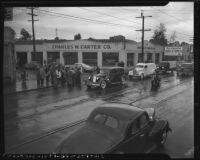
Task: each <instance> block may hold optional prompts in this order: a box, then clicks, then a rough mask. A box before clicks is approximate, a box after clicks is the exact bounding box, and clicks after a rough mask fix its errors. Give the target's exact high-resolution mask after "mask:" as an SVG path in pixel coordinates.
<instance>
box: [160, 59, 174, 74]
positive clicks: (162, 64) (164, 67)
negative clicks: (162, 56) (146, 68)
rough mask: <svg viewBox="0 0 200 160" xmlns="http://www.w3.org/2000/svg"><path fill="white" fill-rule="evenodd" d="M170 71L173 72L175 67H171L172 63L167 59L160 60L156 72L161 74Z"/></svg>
mask: <svg viewBox="0 0 200 160" xmlns="http://www.w3.org/2000/svg"><path fill="white" fill-rule="evenodd" d="M169 71H170V72H173V69H171V68H170V63H169V62H166V61H163V62H160V63H159V64H158V67H157V68H156V72H157V73H159V74H166V73H167V72H169Z"/></svg>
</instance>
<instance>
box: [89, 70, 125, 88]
mask: <svg viewBox="0 0 200 160" xmlns="http://www.w3.org/2000/svg"><path fill="white" fill-rule="evenodd" d="M124 83H125V73H124V68H123V67H103V68H101V69H100V72H99V73H98V74H92V75H90V76H89V77H88V79H87V81H86V85H87V87H88V88H91V87H101V88H102V89H105V88H106V87H107V86H109V85H114V84H124Z"/></svg>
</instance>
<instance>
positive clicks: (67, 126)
mask: <svg viewBox="0 0 200 160" xmlns="http://www.w3.org/2000/svg"><path fill="white" fill-rule="evenodd" d="M183 82H187V80H185V81H182V83H179V84H176V85H175V86H179V85H181V84H183ZM175 86H170V87H167V88H164V89H163V90H160V91H161V92H163V91H166V90H168V89H171V88H173V87H175ZM185 90H187V88H186V89H184V90H182V91H180V92H178V93H176V94H173V95H170V96H168V97H166V98H164V99H162V100H160V101H159V102H156V103H154V104H152V105H153V106H154V107H155V106H157V107H158V105H159V104H161V103H163V102H165V101H167V100H169V99H171V98H172V97H174V96H176V95H178V94H180V93H182V92H184V91H185ZM151 95H152V94H150V95H148V96H144V97H142V98H139V99H137V100H135V101H133V102H131V103H124V102H119V101H118V103H124V104H129V105H130V104H133V103H135V102H137V101H140V100H142V99H144V98H147V97H150V96H151ZM105 103H107V102H105ZM158 108H159V107H158ZM85 120H86V118H84V119H81V120H79V121H76V122H72V123H68V124H66V125H63V126H61V127H58V128H54V129H50V130H49V131H46V132H45V134H43V135H40V136H38V137H35V136H32V137H27V139H28V140H27V141H25V142H23V143H20V144H18V145H15V146H12V147H9V148H8V149H7V150H8V151H10V150H13V149H15V148H18V147H21V146H23V145H26V144H28V143H32V142H37V141H38V140H40V139H42V138H45V137H47V136H50V135H53V134H55V133H57V132H60V131H63V130H65V129H68V128H71V127H73V126H77V125H79V124H81V123H83V122H85Z"/></svg>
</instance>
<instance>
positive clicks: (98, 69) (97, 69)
mask: <svg viewBox="0 0 200 160" xmlns="http://www.w3.org/2000/svg"><path fill="white" fill-rule="evenodd" d="M96 67H97V68H96V71H97V74H99V72H100V68H99V66H98V65H97V66H96Z"/></svg>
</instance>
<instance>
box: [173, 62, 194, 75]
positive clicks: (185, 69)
mask: <svg viewBox="0 0 200 160" xmlns="http://www.w3.org/2000/svg"><path fill="white" fill-rule="evenodd" d="M193 74H194V63H182V64H181V65H180V66H179V67H178V68H177V76H183V75H184V76H192V75H193Z"/></svg>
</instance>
